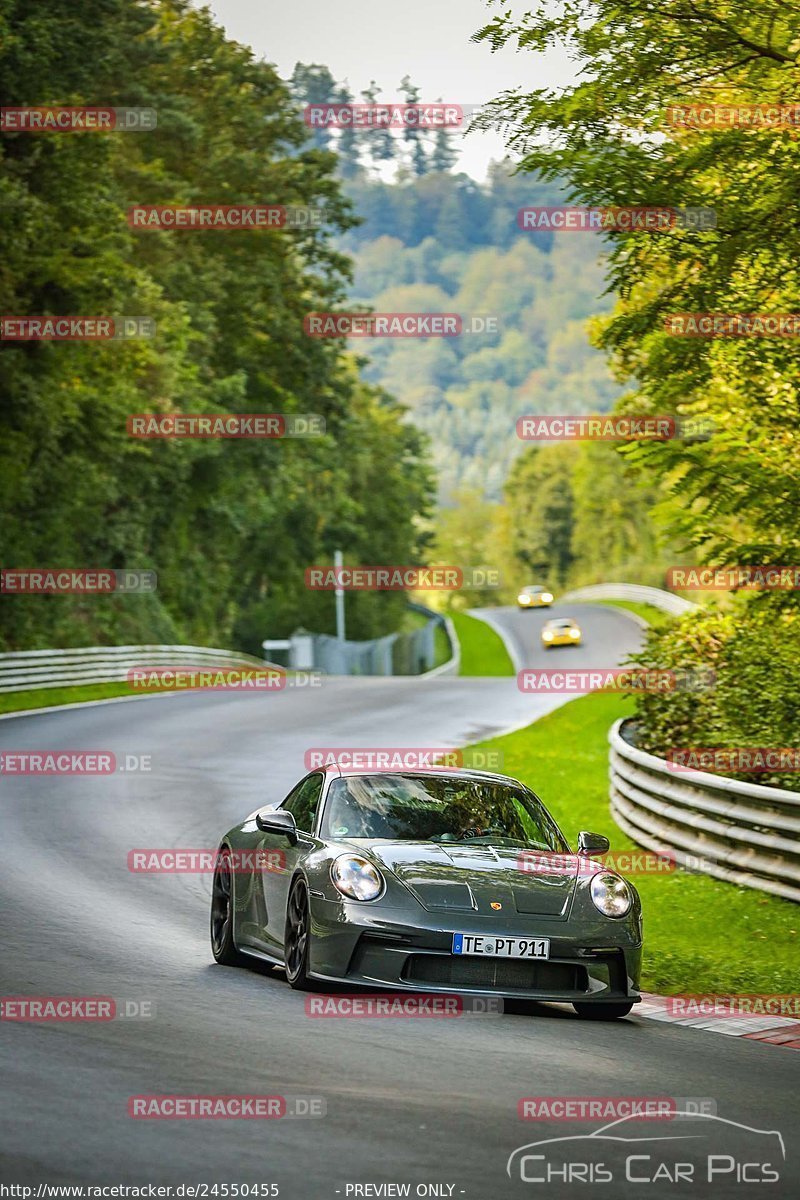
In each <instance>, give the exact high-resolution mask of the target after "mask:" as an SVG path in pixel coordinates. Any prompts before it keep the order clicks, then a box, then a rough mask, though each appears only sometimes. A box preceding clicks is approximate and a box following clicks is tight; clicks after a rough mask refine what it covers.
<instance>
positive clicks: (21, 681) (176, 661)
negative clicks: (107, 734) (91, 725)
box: [0, 646, 282, 692]
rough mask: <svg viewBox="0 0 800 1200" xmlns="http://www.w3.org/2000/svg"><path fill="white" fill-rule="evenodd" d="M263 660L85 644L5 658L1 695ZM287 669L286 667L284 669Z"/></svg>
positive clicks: (203, 650)
mask: <svg viewBox="0 0 800 1200" xmlns="http://www.w3.org/2000/svg"><path fill="white" fill-rule="evenodd" d="M272 665H274V664H271V663H266V662H265V661H264V660H263V659H262V658H253V657H252V656H251V655H249V654H239V653H238V652H237V651H235V650H215V649H210V648H209V647H208V646H85V647H83V648H81V649H77V650H20V651H12V652H11V653H10V654H0V692H17V691H27V690H28V689H33V688H51V687H72V686H74V685H76V684H81V683H124V682H125V680H126V679H127V676H128V671H129V670H130V669H131V667H157V666H170V667H172V666H187V667H266V666H272ZM281 669H282V668H281Z"/></svg>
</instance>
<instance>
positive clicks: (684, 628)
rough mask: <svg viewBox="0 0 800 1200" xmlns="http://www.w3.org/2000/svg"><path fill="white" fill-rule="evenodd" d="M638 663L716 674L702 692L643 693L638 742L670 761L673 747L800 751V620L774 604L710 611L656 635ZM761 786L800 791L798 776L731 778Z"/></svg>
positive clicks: (758, 601) (759, 601)
mask: <svg viewBox="0 0 800 1200" xmlns="http://www.w3.org/2000/svg"><path fill="white" fill-rule="evenodd" d="M634 661H636V662H638V663H640V664H642V665H645V666H647V667H649V668H656V669H662V670H673V671H676V672H678V673H679V675H680V674H681V673H682V672H683V671H689V672H698V673H702V672H704V671H708V670H709V669H710V670H711V671H713V672H714V675H713V677H712V683H711V686H708V687H705V688H701V689H699V690H696V691H692V690H683V689H680V688H679V689H677V690H675V691H670V692H653V693H642V694H640V695H638V696H637V698H636V718H637V726H636V731H637V732H636V740H637V745H639V746H640V747H641V748H642V749H643V750H648V751H650V753H652V754H658V755H661V756H664V755H666V754H667V752H668V751H669V750H670V749H671V748H673V747H687V746H704V747H709V746H719V747H740V746H743V747H744V746H750V747H756V746H769V747H783V748H785V747H792V746H794V747H797V746H798V745H800V740H799V737H798V735H800V614H798V613H797V612H796V611H795V610H794V609H785V608H781V607H779V606H778V605H776V604H774V603H773V602H772V598H770V597H757V598H753V599H751V600H749V601H746V602H740V605H739V606H738V607H736V608H735V609H734V610H732V611H730V612H719V611H717V610H714V609H710V610H709V609H702V610H699V611H697V612H692V613H688V614H687V615H686V616H684V617H681V618H680V619H678V620H675V621H672V622H670V623H669V625H668V626H666V627H665V628H663V629H659V630H655V629H653V630H650V632H649V633H648V635H647V640H646V642H645V647H644V649H643V650H642V651H641V653H639V654H637V655H635V656H634ZM730 774H731V776H732V777H733V778H737V779H745V780H749V781H750V782H753V783H762V784H767V785H769V786H772V787H783V788H788V789H790V790H798V788H800V776H799V775H798V774H797V773H795V772H788V771H784V772H775V773H760V772H759V773H755V772H730Z"/></svg>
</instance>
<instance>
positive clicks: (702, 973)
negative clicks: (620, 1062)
mask: <svg viewBox="0 0 800 1200" xmlns="http://www.w3.org/2000/svg"><path fill="white" fill-rule="evenodd" d="M632 708H633V702H632V700H631V699H630V698H628V697H624V696H620V695H618V694H611V693H603V692H595V693H594V694H592V695H590V696H583V697H581V698H580V699H578V700H573V701H571V702H570V703H569V704H566V705H564V706H563V708H559V709H557V710H556V711H555V712H553V713H550V714H549V715H548V716H546V717H542V718H541V719H540V720H539V721H537V722H536V723H535V724H533V725H529V726H528V727H527V728H526V729H521V730H519V731H517V732H516V733H511V734H507V735H506V736H505V737H500V738H494V739H492V740H491V741H489V742H481V743H479V745H480V748H481V749H492V750H499V751H502V753H503V756H504V758H503V766H502V767H501V770H503V771H504V772H505V773H506V774H508V775H513V776H515V777H516V778H518V779H522V780H524V781H525V783H527V784H528V785H529V786H530V787H531V788H533V790H534V791H535V792H536V793H537V794H538V795H539V796H541V798H542V799H543V800H544V802H545V804H546V805H547V807H548V808H549V809H550V811H551V812H552V813H553V816H554V817H555V818H556V820H557V821H558V823H559V824H560V825H561V827H562V829H563V830H564V833H565V834H566V836H567V838H568V839H569V841H570V843H571V845H573V846H574V845H575V843H576V841H577V835H578V831H579V830H581V829H589V830H592V831H594V832H597V833H605V834H606V835H607V836H608V837H609V839H610V841H611V849H612V851H614V850H616V851H619V850H626V849H632V848H633V846H634V843H633V842H632V841H631V840H630V838H628V837H626V835H625V834H624V833H623V832H622V830H621V829H618V828H617V826H616V825H615V824H614V822H613V820H612V818H611V814H610V812H609V803H608V741H607V738H608V730H609V728H610V727H611V725H612V724H613V722H614V721H615V720H616V719H617V718H618V717H624V716H629V715H630V714H631V712H632ZM632 882H633V883H635V885H636V887H637V888H638V890H639V892H640V894H641V897H642V905H643V909H644V937H645V948H644V969H643V979H642V986H643V988H645V990H647V991H654V992H662V993H667V994H669V993H680V992H714V993H729V992H778V993H794V992H796V991H797V981H798V979H799V978H800V936H799V935H798V931H800V908H798V906H797V905H796V904H793V903H792V902H791V901H788V900H780V899H778V898H777V897H775V896H766V895H764V894H763V893H761V892H757V891H753V890H752V889H749V888H738V887H735V886H734V885H732V884H729V883H722V882H720V881H718V880H716V879H711V878H710V877H708V876H705V875H692V874H688V873H687V872H685V871H681V870H677V871H674V872H670V873H669V874H662V875H638V876H636V877H635V878H634V879H633V880H632Z"/></svg>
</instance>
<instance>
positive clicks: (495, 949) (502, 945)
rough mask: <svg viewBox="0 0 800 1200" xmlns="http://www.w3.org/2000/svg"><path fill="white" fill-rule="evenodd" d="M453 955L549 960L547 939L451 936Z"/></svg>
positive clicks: (473, 935)
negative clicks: (486, 955)
mask: <svg viewBox="0 0 800 1200" xmlns="http://www.w3.org/2000/svg"><path fill="white" fill-rule="evenodd" d="M453 954H493V955H494V957H495V958H549V957H550V939H549V938H514V937H495V936H494V935H492V936H491V937H485V936H481V937H479V936H478V935H477V934H473V933H454V934H453Z"/></svg>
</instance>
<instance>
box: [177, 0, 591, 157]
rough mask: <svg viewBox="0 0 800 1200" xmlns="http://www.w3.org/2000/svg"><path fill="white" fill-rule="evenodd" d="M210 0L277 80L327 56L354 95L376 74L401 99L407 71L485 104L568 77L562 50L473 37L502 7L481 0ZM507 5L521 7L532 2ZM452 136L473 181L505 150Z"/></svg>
mask: <svg viewBox="0 0 800 1200" xmlns="http://www.w3.org/2000/svg"><path fill="white" fill-rule="evenodd" d="M201 6H202V5H201V4H200V2H199V0H197V3H196V7H201ZM208 7H209V8H210V9H211V11H212V13H213V14H214V16H215V18H216V19H217V21H218V23H219V24H221V25H222V26H223V27H224V29H225V31H226V33H227V35H228V37H231V38H233V39H234V40H235V41H237V42H243V43H244V44H246V45H248V46H250V47H251V48H252V49H253V50H254V52H255V54H256V57H258V58H263V59H265V60H266V61H267V62H271V63H274V64H275V66H276V68H277V70H278V73H279V74H280V75H281V76H282V77H283V78H287V77H288V76H289V75H290V74H291V72H292V68H293V67H294V64H295V63H296V62H304V63H324V64H325V65H326V66H327V67H329V68H330V70H331V73H332V74H333V76H334V78H336V79H337V80H338V81H340V82H345V81H347V83H348V84H349V86H350V90H351V91H352V92H353V93H354V94H356V93H358V92H360V91H361V89H362V88H364V87H367V86H368V85H369V82H370V80H372V79H374V80H376V82H377V83H378V85H379V87H381V88H382V96H381V99H382V100H394V99H397V100H402V96H401V95H400V94H399V89H398V84H399V82H400V80H401V79H402V77H403V76H404V75H410V76H411V79H412V81H413V82H414V83H415V84H416V85H417V86H418V87H419V88H420V91H421V97H420V98H421V100H423V101H431V100H437V99H438V98H439V97H441V98H442V100H446V101H451V102H455V103H457V104H462V105H464V104H469V105H475V104H484V103H485V102H486V101H487V100H490V99H492V98H493V97H494V96H496V95H498V94H499V93H500V92H502V91H504V90H505V89H507V88H513V87H517V86H521V87H523V88H525V89H528V90H530V89H532V88H534V87H543V86H557V85H559V84H563V83H565V82H567V81H568V80H569V79H570V76H571V72H570V69H569V64H568V62H567V60H566V59H565V57H563V56H561V55H556V54H553V55H552V56H551V55H548V56H547V59H546V60H545V59H543V57H542V56H541V55H534V54H532V53H531V52H530V51H522V52H518V51H516V49H515V48H513V47H506V48H505V49H503V50H501V51H499V52H498V53H497V54H492V52H491V50H490V48H489V46H488V44H486V43H481V44H478V45H476V44H474V43H471V42H470V38H471V36H472V34H473V33H474V32H475V31H476V30H477V29H479V28H480V27H481V26H482V25H485V24H486V23H487V22H488V21H489V20H491V19H492V16H493V15H494V14H495V13H496V12H498V11H500V8H499V7H498V5H497V4H494V3H493V4H489V3H487V2H486V0H403V3H402V4H397V3H392V2H391V0H371V2H368V0H295V2H294V3H286V2H285V0H210V2H209V3H208ZM502 7H503V8H508V7H509V4H508V0H506V2H505V3H504V4H503V6H502ZM511 7H512V11H514V12H515V13H516V14H519V13H521V12H524V11H525V9H526V8H527V7H529V6H528V5H527V4H512V5H511ZM453 136H454V137H455V138H456V139H457V141H458V144H459V149H460V151H461V156H460V159H459V164H458V169H459V170H462V171H466V172H467V173H468V174H470V175H472V176H473V178H475V179H483V178H484V176H485V174H486V168H487V166H488V164H489V161H490V160H491V159H499V158H503V157H504V156H505V148H504V144H503V140H502V137H501V136H500V135H499V134H495V133H474V134H468V135H466V136H464V135H463V134H460V133H458V134H454V135H453Z"/></svg>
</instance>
